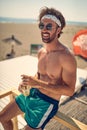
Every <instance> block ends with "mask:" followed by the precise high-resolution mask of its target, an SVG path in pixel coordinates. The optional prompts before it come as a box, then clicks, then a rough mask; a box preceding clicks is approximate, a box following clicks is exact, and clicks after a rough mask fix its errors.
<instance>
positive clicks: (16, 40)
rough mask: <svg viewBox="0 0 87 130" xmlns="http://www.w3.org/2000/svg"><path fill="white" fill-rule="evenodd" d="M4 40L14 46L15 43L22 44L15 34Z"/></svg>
mask: <svg viewBox="0 0 87 130" xmlns="http://www.w3.org/2000/svg"><path fill="white" fill-rule="evenodd" d="M2 41H3V42H5V43H10V44H11V45H12V46H14V45H15V44H17V45H21V44H22V43H21V42H20V41H19V40H18V39H16V38H15V36H14V35H12V36H11V37H9V38H5V39H3V40H2Z"/></svg>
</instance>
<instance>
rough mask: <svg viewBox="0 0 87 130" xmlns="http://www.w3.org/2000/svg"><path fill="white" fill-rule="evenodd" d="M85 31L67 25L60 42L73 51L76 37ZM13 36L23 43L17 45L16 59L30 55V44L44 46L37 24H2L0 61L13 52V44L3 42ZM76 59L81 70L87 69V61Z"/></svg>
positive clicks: (80, 27)
mask: <svg viewBox="0 0 87 130" xmlns="http://www.w3.org/2000/svg"><path fill="white" fill-rule="evenodd" d="M83 29H87V26H75V25H72V26H71V25H67V26H66V27H65V28H64V30H63V32H64V33H63V34H62V35H61V37H60V39H59V40H60V41H61V42H62V43H63V44H64V45H66V46H68V47H69V48H70V49H71V50H72V40H73V37H74V35H75V34H76V33H77V32H78V31H80V30H83ZM11 35H14V36H15V38H16V39H18V40H19V41H20V42H22V45H18V44H16V45H15V52H16V54H15V57H18V56H22V55H27V54H30V44H43V43H42V40H41V37H40V30H39V29H38V25H37V24H14V23H0V61H1V60H5V59H6V54H8V53H10V50H11V44H10V43H9V44H8V43H4V42H2V39H5V38H9V37H11ZM75 58H76V61H77V66H78V67H79V68H86V67H87V61H85V60H84V59H83V58H80V57H78V56H75Z"/></svg>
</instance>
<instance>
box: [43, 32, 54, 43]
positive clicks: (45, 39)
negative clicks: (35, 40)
mask: <svg viewBox="0 0 87 130" xmlns="http://www.w3.org/2000/svg"><path fill="white" fill-rule="evenodd" d="M41 37H42V41H43V42H44V43H47V44H50V43H51V42H52V41H53V40H54V39H55V37H56V32H55V33H53V34H52V36H50V33H48V32H45V33H43V32H42V33H41Z"/></svg>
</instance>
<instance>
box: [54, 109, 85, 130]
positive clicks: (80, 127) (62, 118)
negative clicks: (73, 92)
mask: <svg viewBox="0 0 87 130" xmlns="http://www.w3.org/2000/svg"><path fill="white" fill-rule="evenodd" d="M54 119H56V120H57V121H58V122H60V123H61V124H63V125H64V126H66V127H68V128H70V129H71V130H87V125H85V124H83V123H81V122H80V121H77V120H76V119H73V118H71V117H68V116H67V115H65V114H63V113H61V112H60V111H58V112H57V114H56V115H55V117H54Z"/></svg>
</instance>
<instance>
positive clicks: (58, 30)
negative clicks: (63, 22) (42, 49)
mask: <svg viewBox="0 0 87 130" xmlns="http://www.w3.org/2000/svg"><path fill="white" fill-rule="evenodd" d="M60 32H61V27H58V28H57V32H56V36H57V37H58V35H59V34H60Z"/></svg>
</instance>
